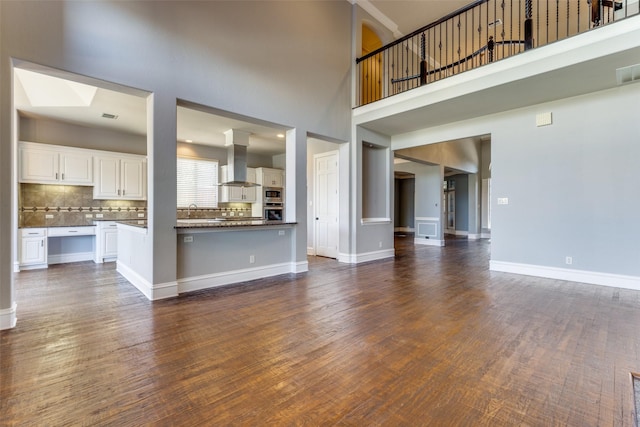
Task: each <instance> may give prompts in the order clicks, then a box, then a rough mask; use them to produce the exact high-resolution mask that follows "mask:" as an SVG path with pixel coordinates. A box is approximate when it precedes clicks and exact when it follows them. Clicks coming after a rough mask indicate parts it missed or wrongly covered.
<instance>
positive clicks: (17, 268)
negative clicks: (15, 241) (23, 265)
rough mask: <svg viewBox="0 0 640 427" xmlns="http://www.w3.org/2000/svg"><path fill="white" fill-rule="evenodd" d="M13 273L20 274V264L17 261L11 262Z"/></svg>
mask: <svg viewBox="0 0 640 427" xmlns="http://www.w3.org/2000/svg"><path fill="white" fill-rule="evenodd" d="M13 272H14V273H20V263H19V262H18V261H14V262H13Z"/></svg>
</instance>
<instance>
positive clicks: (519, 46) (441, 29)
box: [356, 0, 638, 106]
mask: <svg viewBox="0 0 640 427" xmlns="http://www.w3.org/2000/svg"><path fill="white" fill-rule="evenodd" d="M635 14H638V0H477V1H474V2H473V3H471V4H469V5H468V6H465V7H464V8H462V9H459V10H457V11H455V12H453V13H451V14H450V15H447V16H445V17H443V18H441V19H438V20H437V21H435V22H433V23H431V24H429V25H427V26H425V27H422V28H420V29H418V30H416V31H414V32H413V33H411V34H409V35H407V36H405V37H402V38H401V39H398V40H396V41H394V42H392V43H390V44H388V45H386V46H383V47H381V48H379V49H376V50H375V51H373V52H371V53H369V54H367V55H364V56H362V57H361V58H358V59H356V68H357V69H356V73H357V74H356V75H357V89H356V104H357V105H356V106H361V105H365V104H368V103H371V102H374V101H377V100H380V99H383V98H387V97H389V96H392V95H395V94H398V93H402V92H406V91H408V90H411V89H414V88H416V87H419V86H424V85H427V84H429V83H433V82H435V81H438V80H441V79H444V78H446V77H449V76H453V75H455V74H459V73H462V72H464V71H467V70H471V69H474V68H477V67H480V66H482V65H485V64H488V63H491V62H494V61H498V60H501V59H504V58H507V57H509V56H512V55H516V54H519V53H522V52H524V51H526V50H529V49H533V48H536V47H539V46H544V45H546V44H549V43H552V42H554V41H557V40H561V39H564V38H567V37H571V36H574V35H576V34H580V33H583V32H585V31H590V30H592V29H594V28H597V27H600V26H603V25H607V24H610V23H612V22H614V21H618V20H620V19H624V18H626V17H628V16H631V15H635Z"/></svg>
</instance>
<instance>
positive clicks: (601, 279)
mask: <svg viewBox="0 0 640 427" xmlns="http://www.w3.org/2000/svg"><path fill="white" fill-rule="evenodd" d="M489 270H491V271H501V272H504V273H514V274H523V275H526V276H536V277H546V278H549V279H559V280H568V281H571V282H581V283H588V284H591V285H601V286H611V287H614V288H624V289H633V290H636V291H640V277H638V276H625V275H621V274H611V273H600V272H596V271H584V270H570V269H567V268H558V267H546V266H542V265H531V264H520V263H515V262H506V261H495V260H491V261H490V262H489Z"/></svg>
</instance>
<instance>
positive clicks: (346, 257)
mask: <svg viewBox="0 0 640 427" xmlns="http://www.w3.org/2000/svg"><path fill="white" fill-rule="evenodd" d="M394 256H396V250H395V249H383V250H381V251H373V252H365V253H361V254H345V253H339V254H338V262H344V263H347V264H360V263H361V262H369V261H376V260H379V259H385V258H393V257H394Z"/></svg>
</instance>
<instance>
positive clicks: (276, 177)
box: [256, 168, 284, 187]
mask: <svg viewBox="0 0 640 427" xmlns="http://www.w3.org/2000/svg"><path fill="white" fill-rule="evenodd" d="M256 171H257V178H258V180H257V181H256V182H257V183H258V184H260V185H262V186H263V187H284V171H283V170H282V169H271V168H258V169H257V170H256Z"/></svg>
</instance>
